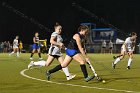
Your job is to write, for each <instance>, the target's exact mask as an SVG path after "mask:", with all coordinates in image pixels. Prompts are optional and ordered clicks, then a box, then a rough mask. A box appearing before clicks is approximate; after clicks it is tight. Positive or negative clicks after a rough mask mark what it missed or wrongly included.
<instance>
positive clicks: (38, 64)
mask: <svg viewBox="0 0 140 93" xmlns="http://www.w3.org/2000/svg"><path fill="white" fill-rule="evenodd" d="M45 62H46V61H44V60H42V61H37V62H34V63H33V64H34V65H35V66H45Z"/></svg>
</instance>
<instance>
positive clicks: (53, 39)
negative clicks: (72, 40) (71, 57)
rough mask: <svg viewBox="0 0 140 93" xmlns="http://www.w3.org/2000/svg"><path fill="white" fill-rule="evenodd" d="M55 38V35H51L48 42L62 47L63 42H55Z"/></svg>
mask: <svg viewBox="0 0 140 93" xmlns="http://www.w3.org/2000/svg"><path fill="white" fill-rule="evenodd" d="M55 39H56V37H54V36H51V39H50V43H51V44H53V45H56V46H60V47H63V45H64V44H63V43H61V42H59V43H58V42H56V41H55Z"/></svg>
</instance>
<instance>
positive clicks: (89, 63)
mask: <svg viewBox="0 0 140 93" xmlns="http://www.w3.org/2000/svg"><path fill="white" fill-rule="evenodd" d="M87 64H88V65H89V67H90V68H91V70H92V72H93V74H94V75H95V77H96V79H97V80H98V81H102V78H100V77H99V76H98V75H97V73H96V71H95V69H94V68H93V66H92V64H91V62H90V61H87Z"/></svg>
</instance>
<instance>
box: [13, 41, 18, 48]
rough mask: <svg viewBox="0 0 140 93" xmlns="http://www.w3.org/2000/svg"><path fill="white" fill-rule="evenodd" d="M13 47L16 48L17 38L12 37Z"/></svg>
mask: <svg viewBox="0 0 140 93" xmlns="http://www.w3.org/2000/svg"><path fill="white" fill-rule="evenodd" d="M13 48H18V40H17V39H14V41H13Z"/></svg>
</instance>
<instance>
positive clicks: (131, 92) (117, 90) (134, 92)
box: [20, 69, 140, 93]
mask: <svg viewBox="0 0 140 93" xmlns="http://www.w3.org/2000/svg"><path fill="white" fill-rule="evenodd" d="M27 70H29V69H24V70H22V71H21V72H20V74H21V75H22V76H24V77H27V78H30V79H33V80H38V81H42V82H47V83H51V84H57V85H66V86H73V87H82V88H90V89H98V90H109V91H116V92H126V93H140V92H136V91H128V90H119V89H111V88H101V87H91V86H83V85H76V84H66V83H59V82H53V81H47V80H43V79H38V78H34V77H31V76H28V75H26V74H25V73H24V72H25V71H27Z"/></svg>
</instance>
